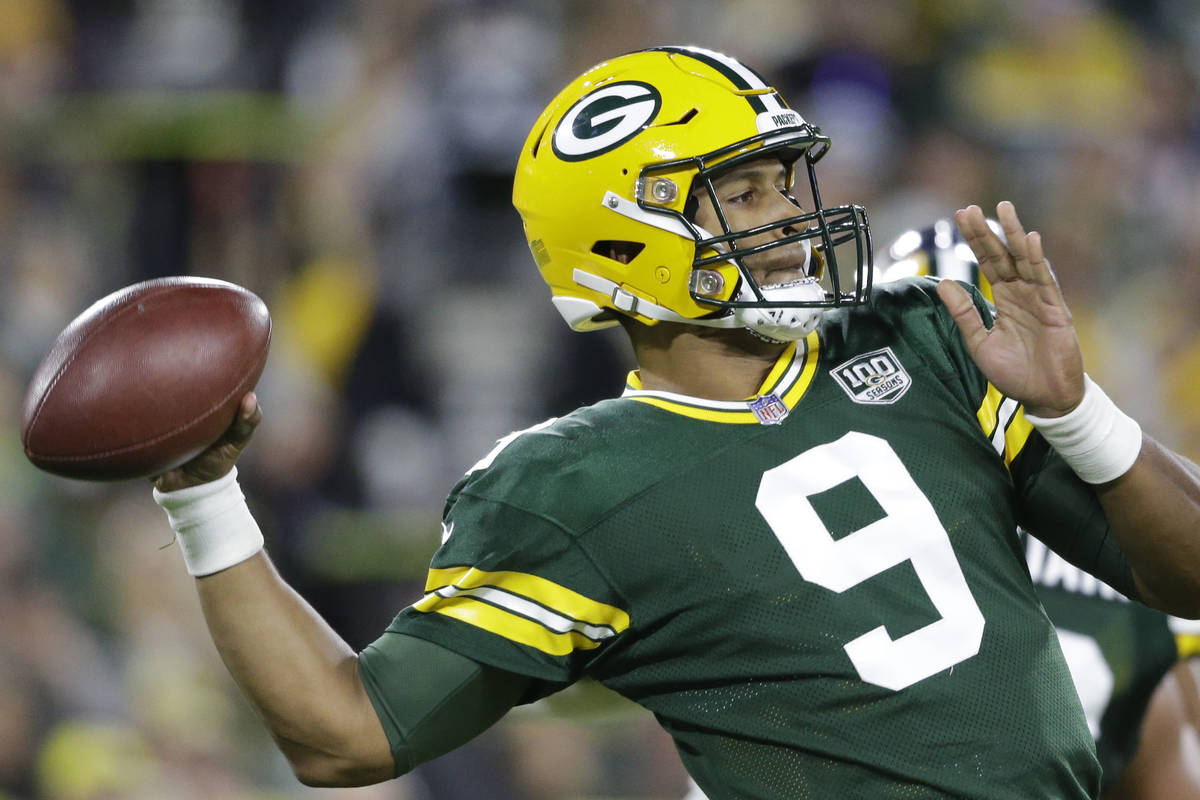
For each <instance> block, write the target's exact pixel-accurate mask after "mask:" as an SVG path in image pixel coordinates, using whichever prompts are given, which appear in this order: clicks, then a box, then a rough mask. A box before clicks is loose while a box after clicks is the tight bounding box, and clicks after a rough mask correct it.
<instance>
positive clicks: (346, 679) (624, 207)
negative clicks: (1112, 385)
mask: <svg viewBox="0 0 1200 800" xmlns="http://www.w3.org/2000/svg"><path fill="white" fill-rule="evenodd" d="M829 146H830V139H829V138H828V137H827V136H825V134H823V133H822V132H821V131H820V130H819V129H818V128H816V127H815V126H813V125H812V124H811V123H809V122H808V121H807V120H806V119H804V118H803V117H802V116H801V115H800V114H799V113H797V112H796V111H795V110H793V109H791V108H789V107H788V106H787V104H786V103H785V102H784V100H783V98H782V97H780V95H779V94H778V92H776V90H775V89H774V88H773V87H772V86H771V85H770V84H769V83H768V82H767V81H765V80H764V79H763V78H762V76H760V75H759V74H758V73H756V72H755V71H753V70H752V69H750V68H749V67H747V66H746V65H744V64H742V63H741V62H740V61H738V60H736V59H734V58H731V57H729V56H726V55H723V54H720V53H715V52H712V51H708V50H703V49H700V48H695V47H662V48H655V49H650V50H644V51H639V52H635V53H631V54H627V55H623V56H620V57H617V58H613V59H611V60H609V61H605V62H603V63H601V64H599V65H597V66H596V67H594V68H593V69H591V70H589V71H587V72H586V73H585V74H583V75H581V76H580V77H578V78H577V79H575V80H574V81H572V82H571V83H570V84H568V85H567V86H566V88H565V89H564V90H563V91H562V92H561V93H560V94H559V95H558V96H557V97H555V98H554V99H553V100H552V101H551V102H550V104H549V105H548V107H547V108H546V110H545V111H544V112H543V113H542V115H541V116H540V117H539V118H538V119H537V120H536V122H535V123H534V125H533V128H532V130H531V132H530V134H529V137H528V139H527V141H526V142H525V144H524V146H523V147H522V149H521V152H520V155H519V159H518V163H517V172H516V179H515V182H514V190H513V201H514V204H515V205H516V207H517V209H518V211H519V212H520V214H521V216H522V219H523V221H524V225H525V232H526V235H527V238H528V242H529V248H530V251H531V253H532V255H533V260H534V262H535V263H536V265H537V267H538V269H539V270H540V272H541V274H542V276H543V278H544V279H545V280H546V283H547V284H548V285H549V287H550V293H551V300H552V302H553V303H554V305H555V307H556V308H557V309H558V310H559V312H560V313H561V314H562V316H563V317H564V319H565V320H566V321H567V323H568V324H569V325H570V326H571V327H572V328H574V329H576V330H582V331H587V330H591V329H595V328H601V327H605V326H610V325H621V326H622V327H623V328H624V329H625V331H626V332H627V333H628V334H629V336H630V339H631V341H632V345H633V350H634V353H635V355H636V358H637V362H638V369H637V371H635V372H633V373H631V374H630V376H629V379H628V384H627V386H626V388H625V391H624V392H623V393H622V394H621V395H620V396H619V397H615V398H613V399H610V400H606V401H603V402H600V403H597V404H595V405H592V406H589V407H585V408H582V409H579V410H577V411H575V412H573V413H571V414H568V415H566V416H564V417H563V418H561V419H552V420H547V421H545V422H542V423H540V424H537V425H534V426H532V427H530V428H528V429H526V430H524V431H520V432H517V433H513V434H510V435H508V436H505V437H504V438H502V439H501V440H500V441H499V443H498V444H497V445H496V447H495V448H494V449H493V450H492V451H491V452H489V453H487V454H486V455H484V456H483V457H482V458H481V459H480V460H479V461H478V462H477V463H475V464H474V465H473V466H471V467H470V469H468V470H467V472H466V474H465V475H464V476H463V478H462V479H461V480H460V481H459V483H458V484H457V485H456V486H455V487H454V488H453V489H452V490H451V492H450V496H449V498H448V500H447V503H446V506H445V511H444V517H443V522H442V544H441V547H440V548H439V549H438V550H437V552H436V553H435V554H434V556H433V560H432V564H431V566H430V569H429V573H428V581H427V586H426V593H425V595H424V596H423V597H421V598H419V599H417V600H416V602H414V603H413V604H412V605H411V606H409V607H407V608H404V609H402V610H400V611H399V613H398V615H397V616H396V618H395V620H394V621H393V623H392V624H391V626H390V627H389V628H388V630H387V631H386V632H384V633H383V634H382V635H381V636H380V637H379V639H378V640H377V641H376V642H374V643H373V644H371V645H370V646H368V647H367V648H366V649H365V650H364V651H363V652H362V653H359V654H356V653H354V652H353V651H351V650H350V649H349V648H348V647H346V645H345V644H344V643H343V642H342V641H341V640H340V639H339V638H338V637H337V636H336V635H335V634H334V633H333V632H332V631H331V630H330V629H329V628H328V626H326V625H324V624H323V623H322V621H321V620H320V619H318V618H317V617H316V615H315V614H314V613H313V612H312V610H311V608H310V606H308V604H307V603H305V602H304V601H303V599H302V598H300V597H299V596H298V595H297V594H296V593H295V592H294V591H292V590H291V589H290V588H289V587H288V586H287V585H286V584H285V583H283V582H282V581H281V579H280V578H279V577H278V576H277V574H276V573H275V571H274V570H273V568H272V566H271V563H270V561H269V559H268V558H267V556H266V555H265V553H264V552H263V550H262V534H261V533H260V532H259V530H258V528H257V525H256V524H255V523H254V520H253V518H252V517H251V515H250V512H249V510H248V508H247V506H246V504H245V502H244V500H243V498H242V496H241V492H240V490H239V489H238V485H237V479H236V470H234V469H232V467H233V464H234V461H235V458H236V455H237V452H238V451H239V450H240V449H241V448H242V447H244V446H245V445H246V443H247V441H248V439H249V436H250V433H251V431H252V430H253V428H254V426H255V425H256V424H257V423H258V421H259V420H260V419H261V412H260V411H259V410H257V407H256V400H255V398H254V396H253V394H250V395H247V396H246V398H244V402H243V406H242V409H241V411H242V413H241V415H240V417H239V420H238V421H237V422H236V423H235V425H234V426H233V427H232V428H231V429H230V431H229V434H228V436H227V437H226V440H225V441H224V442H222V443H219V444H218V445H216V446H214V447H213V448H212V449H210V450H209V451H207V452H206V453H204V454H202V455H201V456H199V457H198V458H197V460H196V461H194V462H191V463H190V464H188V465H185V466H184V467H182V468H180V469H178V470H174V471H172V472H170V473H168V474H166V475H163V476H160V477H159V478H158V480H157V481H156V486H155V497H156V498H157V500H158V502H159V503H160V504H161V505H162V506H163V507H164V508H165V509H166V510H167V511H168V516H169V519H170V521H171V524H172V527H173V528H174V529H175V531H176V533H177V535H178V537H179V541H180V543H181V550H182V552H183V554H184V560H185V563H186V566H187V568H188V571H189V573H190V574H192V575H195V576H197V578H198V580H197V581H196V585H197V589H198V591H199V593H200V598H201V605H202V608H203V610H204V613H205V616H206V619H207V623H208V626H209V629H210V631H211V633H212V636H213V639H214V641H215V642H216V645H217V647H218V649H219V650H220V651H221V653H222V654H223V656H224V657H225V660H226V663H227V665H228V666H229V668H230V670H231V672H232V674H233V675H234V676H235V678H236V679H237V681H238V682H239V684H240V685H241V687H242V688H243V690H244V691H245V692H246V694H247V695H248V697H249V698H250V699H251V701H252V702H253V703H254V704H255V706H256V707H257V708H258V709H259V712H260V713H261V715H262V717H263V719H264V720H265V721H266V724H267V726H268V727H269V728H270V729H271V731H272V732H273V734H274V735H275V738H276V740H277V741H278V742H279V744H280V746H281V748H282V750H283V752H284V753H285V755H286V756H287V757H288V759H289V761H290V763H291V764H292V767H293V769H294V771H295V772H296V774H297V775H298V776H299V777H300V779H301V780H302V781H304V782H306V783H311V784H323V785H333V784H338V785H341V784H354V783H368V782H373V781H379V780H383V779H386V778H389V777H391V776H393V775H396V774H400V773H403V772H405V771H407V770H409V769H411V768H412V767H413V766H414V765H416V764H419V763H421V762H423V761H427V760H429V759H432V758H435V757H437V756H438V755H440V754H442V753H445V752H447V751H449V750H451V749H452V748H454V747H456V746H458V745H459V744H461V743H462V742H464V741H466V740H468V739H470V738H471V737H473V736H475V735H476V734H478V733H479V732H480V731H482V730H484V729H485V728H487V727H488V726H489V725H491V724H492V723H493V722H494V721H495V720H496V719H498V718H499V717H501V716H502V715H503V714H505V713H506V712H507V711H508V710H509V709H510V708H511V707H512V706H514V705H515V704H519V703H526V702H530V701H533V700H536V699H537V698H540V697H543V696H546V695H548V694H551V693H553V692H555V691H557V690H559V689H562V688H563V687H565V686H568V685H570V684H571V683H573V682H574V681H577V680H579V679H580V678H581V677H584V676H588V677H591V678H594V679H595V680H598V681H600V682H601V683H603V684H604V685H605V686H608V687H609V688H611V689H614V690H615V691H617V692H618V693H620V694H622V695H624V696H625V697H628V698H630V699H632V700H634V701H636V702H637V703H639V704H641V705H642V706H643V707H645V708H647V709H649V710H651V711H652V712H653V713H654V714H655V715H656V717H657V719H658V720H659V721H660V722H661V724H662V725H663V726H664V728H665V729H666V730H667V731H668V732H669V733H670V734H671V735H672V736H673V737H674V740H675V742H676V745H677V749H678V751H679V753H680V755H681V757H682V759H683V762H684V765H685V766H686V767H687V769H688V771H689V773H690V774H691V775H692V777H693V778H694V779H695V781H696V783H697V784H698V785H699V786H700V788H701V789H703V790H704V791H705V792H706V793H707V794H708V795H709V796H710V797H715V798H734V797H736V798H743V797H746V798H750V797H753V798H795V797H851V796H857V797H872V798H886V797H898V798H900V797H902V798H907V799H908V800H912V799H913V798H919V797H976V798H1000V797H1013V798H1016V797H1020V798H1028V797H1057V798H1082V797H1090V796H1093V795H1094V794H1095V793H1096V792H1097V791H1098V789H1099V783H1100V767H1099V763H1098V762H1097V760H1096V754H1095V747H1094V744H1093V741H1092V737H1091V735H1090V733H1089V731H1088V727H1087V721H1086V719H1085V717H1084V714H1083V710H1082V708H1081V706H1080V703H1079V699H1078V696H1077V695H1076V692H1075V690H1074V687H1073V685H1072V683H1071V679H1070V675H1069V673H1068V671H1067V666H1066V664H1065V662H1064V660H1063V657H1062V651H1061V649H1060V647H1059V646H1058V642H1057V639H1056V637H1055V633H1054V629H1053V626H1052V625H1051V624H1050V623H1049V621H1048V620H1047V619H1046V616H1045V614H1044V613H1043V611H1042V607H1041V604H1040V603H1039V602H1038V599H1037V595H1036V593H1035V590H1034V586H1033V583H1032V582H1031V581H1030V579H1029V572H1028V570H1027V568H1026V566H1025V561H1024V555H1023V553H1022V550H1021V544H1020V541H1019V540H1018V538H1017V534H1016V529H1017V525H1018V524H1020V525H1022V526H1024V527H1025V528H1026V529H1027V530H1030V531H1032V532H1034V533H1036V534H1037V535H1038V536H1039V537H1042V539H1043V541H1044V542H1045V543H1046V544H1047V545H1048V546H1049V547H1051V548H1052V549H1054V550H1055V551H1056V552H1058V553H1060V554H1061V555H1063V557H1064V558H1067V559H1068V560H1070V561H1071V562H1072V563H1074V564H1076V565H1077V566H1080V567H1081V568H1083V569H1085V570H1086V571H1087V572H1089V573H1091V574H1093V575H1094V576H1096V577H1097V578H1099V579H1100V580H1103V581H1104V582H1105V583H1106V584H1108V585H1110V586H1112V587H1113V588H1114V589H1116V590H1117V591H1119V592H1121V593H1122V594H1124V595H1125V596H1127V597H1130V598H1131V599H1133V600H1139V601H1142V602H1145V603H1147V604H1150V605H1153V606H1155V607H1158V608H1161V609H1163V610H1165V611H1168V612H1171V613H1176V614H1181V615H1200V502H1198V499H1200V483H1198V482H1197V480H1196V478H1195V473H1194V472H1193V469H1192V467H1191V466H1190V464H1188V463H1187V462H1185V461H1184V460H1183V459H1182V458H1180V457H1179V456H1177V455H1175V454H1174V453H1172V452H1171V451H1169V450H1167V449H1166V448H1164V447H1163V446H1162V445H1160V444H1158V443H1157V442H1156V441H1154V440H1153V439H1152V438H1150V437H1146V436H1143V435H1142V432H1141V429H1140V427H1139V426H1138V424H1137V423H1136V422H1135V421H1133V420H1132V419H1130V418H1129V417H1128V416H1127V415H1125V414H1123V413H1122V412H1121V411H1120V410H1119V409H1118V408H1117V406H1116V405H1115V404H1114V403H1112V401H1111V400H1109V399H1108V398H1107V397H1106V396H1105V394H1104V393H1103V391H1102V390H1101V389H1100V388H1099V387H1098V386H1096V385H1095V384H1094V383H1093V382H1092V381H1090V379H1089V378H1088V377H1087V376H1086V374H1085V373H1084V369H1083V362H1082V356H1081V354H1080V351H1079V345H1078V340H1077V338H1076V335H1075V332H1074V329H1073V327H1072V325H1071V321H1070V314H1069V313H1068V311H1067V308H1066V306H1065V304H1064V302H1063V298H1062V295H1061V293H1060V291H1059V289H1058V285H1057V283H1056V281H1055V280H1054V277H1053V275H1052V274H1051V272H1050V270H1049V267H1048V266H1047V264H1046V262H1045V259H1044V257H1043V252H1042V242H1041V239H1040V237H1039V236H1038V235H1037V234H1036V233H1029V234H1026V233H1025V231H1024V230H1023V228H1022V226H1021V223H1020V220H1019V219H1018V217H1017V214H1016V211H1015V209H1014V208H1013V206H1012V205H1011V204H1009V203H1002V204H1001V205H1000V206H998V207H997V215H998V217H999V220H1000V222H1001V223H1002V224H1003V226H1004V231H1005V235H1006V238H1007V245H1006V244H1005V242H1004V241H1002V240H1001V239H1000V238H999V237H998V236H996V235H995V234H994V233H993V232H992V231H991V230H990V229H989V228H988V226H987V225H986V223H985V220H984V215H983V212H982V211H981V210H980V209H979V208H978V207H977V206H970V207H968V208H966V209H964V210H962V211H960V212H959V213H958V214H957V215H956V222H957V224H958V226H959V228H960V230H961V231H962V232H963V234H964V236H965V237H966V239H967V241H968V243H969V244H970V245H971V247H972V250H973V252H974V253H975V255H976V257H977V258H978V260H979V262H980V264H981V265H982V269H983V270H984V272H985V274H986V275H987V277H988V278H989V280H990V281H991V283H992V286H993V289H994V294H995V308H996V309H997V312H998V314H997V315H996V316H995V317H993V315H992V311H991V308H990V307H989V305H988V304H987V303H986V301H984V300H983V298H982V297H981V296H979V295H978V294H977V293H971V292H970V291H969V287H967V286H966V285H964V284H959V283H956V282H954V281H942V282H940V283H938V282H934V281H932V280H925V281H904V282H900V283H895V284H888V285H883V286H879V287H876V288H875V289H874V290H872V288H871V281H872V256H871V241H870V228H869V225H868V222H867V214H866V212H865V210H864V209H863V208H862V207H860V206H856V205H825V204H824V203H823V202H822V199H821V195H820V191H819V188H818V181H817V165H818V163H819V162H820V160H821V158H822V157H823V156H824V155H825V153H826V152H828V148H829ZM797 194H799V195H800V197H797ZM868 300H869V302H868ZM513 324H520V321H519V320H515V321H514V322H513Z"/></svg>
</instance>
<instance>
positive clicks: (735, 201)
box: [725, 189, 754, 205]
mask: <svg viewBox="0 0 1200 800" xmlns="http://www.w3.org/2000/svg"><path fill="white" fill-rule="evenodd" d="M753 199H754V190H753V189H747V190H745V191H744V192H738V193H737V194H734V195H730V196H729V197H727V198H725V202H726V203H729V204H731V205H743V204H745V203H749V202H750V201H751V200H753Z"/></svg>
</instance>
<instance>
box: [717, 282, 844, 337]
mask: <svg viewBox="0 0 1200 800" xmlns="http://www.w3.org/2000/svg"><path fill="white" fill-rule="evenodd" d="M759 291H760V292H762V296H763V299H764V300H768V301H770V302H772V303H788V302H796V303H807V302H820V301H822V300H824V299H825V290H824V289H822V288H821V284H820V283H818V281H817V279H816V278H800V279H798V280H794V281H788V282H787V283H781V284H777V285H774V286H763V287H759ZM827 310H828V309H825V308H814V307H810V306H791V307H788V306H785V307H782V308H739V309H736V310H735V311H734V317H735V318H736V319H737V321H738V322H739V323H740V324H741V325H742V326H744V327H745V328H746V329H747V330H749V331H750V332H751V333H753V334H754V335H756V336H758V337H760V338H763V339H766V340H767V341H769V342H778V343H781V344H782V343H785V342H794V341H796V340H798V339H803V338H804V337H805V336H808V334H810V333H812V331H813V329H814V328H816V327H817V323H818V322H820V320H821V315H822V314H824V313H825V312H826V311H827Z"/></svg>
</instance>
